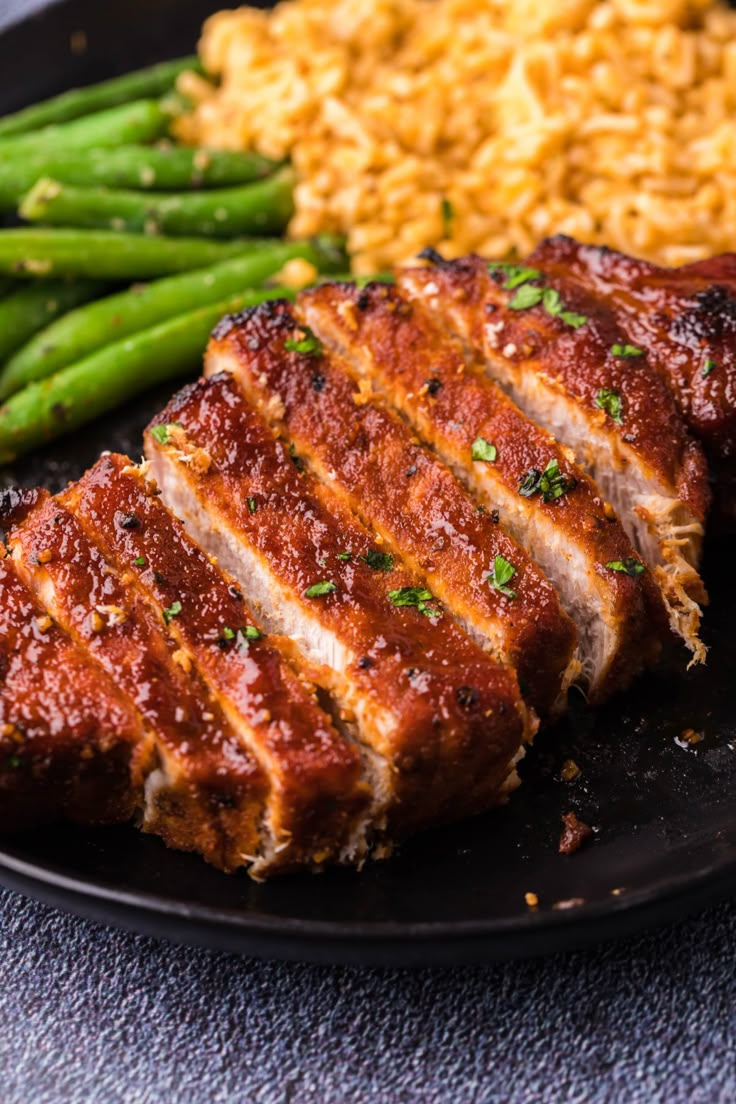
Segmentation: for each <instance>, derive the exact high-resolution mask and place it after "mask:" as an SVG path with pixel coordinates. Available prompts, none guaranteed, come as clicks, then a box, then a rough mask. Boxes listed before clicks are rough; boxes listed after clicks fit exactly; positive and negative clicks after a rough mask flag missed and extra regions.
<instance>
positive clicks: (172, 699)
mask: <svg viewBox="0 0 736 1104" xmlns="http://www.w3.org/2000/svg"><path fill="white" fill-rule="evenodd" d="M14 513H15V527H14V528H13V529H12V530H11V532H10V533H9V535H8V541H7V543H8V546H9V548H10V549H11V550H12V558H13V563H14V565H15V567H16V569H17V571H18V574H19V575H20V577H21V579H22V580H23V581H24V582H25V583H26V585H27V586H28V587H29V588H30V589H31V590H32V591H33V592H34V594H35V595H36V597H37V599H38V600H39V601H40V602H41V604H42V605H43V606H44V607H45V609H46V610H47V612H48V614H49V615H50V616H51V617H52V618H53V620H54V621H56V622H58V624H59V625H60V626H61V627H62V628H63V630H64V631H65V632H67V633H69V635H70V636H71V637H72V639H73V640H75V641H76V642H77V643H78V644H79V645H80V646H82V647H83V648H84V649H85V650H86V651H87V652H88V653H89V654H90V655H91V656H92V657H93V659H94V660H95V661H96V662H97V663H98V664H99V665H100V666H101V667H103V668H104V670H105V671H106V672H107V673H108V675H109V676H110V677H111V678H113V679H114V680H115V682H116V683H117V686H118V688H119V689H120V690H121V691H122V693H124V694H125V695H126V696H127V697H128V698H129V699H130V700H131V701H132V702H133V704H134V705H135V707H136V710H137V711H138V713H139V715H140V716H141V717H142V719H143V721H144V722H145V724H146V725H147V727H148V728H149V729H150V731H151V733H152V735H153V737H154V739H155V750H156V757H157V764H156V767H155V769H153V770H151V771H150V773H149V774H148V775H147V777H146V783H145V800H144V811H143V827H144V829H145V830H147V831H150V832H154V833H156V834H157V835H160V836H162V838H163V839H164V840H165V841H166V843H167V844H169V846H171V847H175V848H178V849H180V850H185V851H197V852H199V853H200V854H201V855H203V857H204V858H206V859H207V860H208V861H209V862H211V863H213V864H214V865H215V866H218V867H220V868H221V869H223V870H233V869H235V868H236V867H238V866H242V865H247V864H248V863H251V862H255V863H257V858H258V855H259V852H260V851H261V847H262V841H261V823H262V821H263V816H264V810H265V804H266V795H267V791H268V783H267V780H266V778H265V777H264V776H263V773H262V772H261V770H260V768H259V767H258V765H257V763H256V762H255V760H254V759H253V757H252V756H251V755H250V754H249V753H248V752H247V750H246V749H245V748H243V747H242V745H241V743H240V741H239V740H238V738H237V735H236V733H235V732H233V731H232V730H231V728H230V726H229V725H228V723H227V720H226V718H225V717H224V716H223V714H222V710H221V709H220V706H219V704H218V703H217V701H215V700H214V699H213V698H212V697H211V696H210V695H209V694H208V693H207V691H206V688H205V686H204V685H203V684H202V682H201V681H200V679H199V677H198V675H197V674H196V672H195V671H190V672H186V671H185V670H184V669H183V668H182V667H181V666H179V665H178V664H177V662H176V660H175V659H174V653H175V652H176V650H177V648H178V645H177V643H176V642H175V641H174V640H172V639H171V638H170V637H169V635H168V634H167V633H166V631H165V629H166V626H165V622H166V620H167V619H168V618H170V617H171V616H172V615H173V611H172V610H169V611H160V612H159V613H158V614H157V615H154V614H153V613H152V611H151V609H150V608H149V606H148V605H147V603H145V602H144V601H143V600H142V599H141V598H139V597H138V596H137V595H136V594H135V593H134V592H133V591H132V589H131V587H130V585H129V584H128V583H126V581H125V577H124V576H121V575H119V574H118V573H117V572H116V571H115V570H114V568H113V567H112V566H111V565H110V564H109V563H108V562H107V561H106V560H105V558H104V557H103V556H102V554H101V553H100V551H99V550H98V549H97V547H96V546H95V545H94V544H92V542H91V541H90V540H89V539H88V537H87V535H86V533H85V531H84V529H83V528H82V526H81V525H80V524H79V522H78V521H77V520H76V518H74V517H73V516H72V514H70V513H69V512H68V510H66V509H65V508H64V507H63V506H62V504H61V503H60V502H59V501H57V500H55V499H53V498H51V497H50V496H49V495H48V494H47V493H46V492H44V491H34V492H30V493H29V494H28V495H27V496H26V497H25V501H24V503H23V506H22V508H16V510H15V511H14ZM21 518H22V519H23V520H21ZM0 520H2V519H0ZM256 869H257V867H256Z"/></svg>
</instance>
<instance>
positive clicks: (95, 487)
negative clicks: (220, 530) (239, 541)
mask: <svg viewBox="0 0 736 1104" xmlns="http://www.w3.org/2000/svg"><path fill="white" fill-rule="evenodd" d="M65 501H66V503H67V505H69V506H71V507H72V508H73V510H74V513H75V515H76V516H77V518H78V519H79V520H80V521H81V522H82V524H83V525H84V526H85V527H86V529H87V530H88V532H89V533H94V534H95V539H96V541H97V542H98V544H99V545H100V547H101V548H102V550H103V552H104V555H105V557H106V559H107V560H108V561H110V562H112V563H113V564H114V565H115V568H116V570H118V571H127V572H129V573H131V574H132V575H133V576H134V577H135V580H136V583H137V585H138V587H139V588H140V590H141V591H142V592H143V593H144V594H146V595H148V597H149V599H150V600H151V601H152V602H153V604H154V605H155V608H156V609H159V610H163V609H167V610H169V611H176V612H174V613H172V614H171V615H170V617H169V624H168V633H169V636H170V637H171V638H172V639H173V640H174V641H175V642H176V643H177V644H178V646H179V647H178V649H177V651H176V652H175V653H174V657H175V659H176V661H177V664H178V665H179V666H181V667H182V668H183V671H184V672H185V674H186V673H187V672H189V671H191V670H196V671H197V672H198V673H199V675H200V676H201V678H202V679H203V680H204V681H205V682H206V683H207V685H208V687H209V689H210V691H211V692H212V693H213V695H214V696H215V697H216V698H217V700H218V703H219V704H220V706H221V707H222V710H223V713H224V714H225V715H226V716H227V717H228V719H229V721H230V723H231V724H232V726H233V727H234V728H236V729H237V730H238V731H239V733H240V735H241V737H242V739H243V741H244V743H245V744H246V745H247V747H248V748H249V750H250V751H251V752H252V754H253V756H254V757H255V758H256V760H257V761H258V763H259V764H260V766H261V768H262V770H263V772H264V774H265V775H266V776H267V778H268V780H269V783H270V792H269V794H268V798H267V814H266V817H265V821H264V832H266V833H267V836H268V839H267V840H266V841H265V847H264V852H265V857H264V861H263V862H261V863H259V864H258V869H257V873H259V874H263V873H264V872H266V871H269V872H270V871H272V870H273V869H276V868H279V869H283V868H288V867H290V866H294V865H298V864H303V863H307V864H312V863H314V864H319V863H324V862H325V861H327V860H331V861H337V860H339V858H340V857H341V856H343V855H346V856H348V857H351V858H359V857H360V855H361V853H362V850H363V849H364V846H365V845H364V840H363V838H362V837H363V835H364V823H363V822H364V819H365V815H366V812H367V808H368V805H369V804H370V800H371V794H370V790H369V787H368V786H367V784H366V783H365V782H364V781H363V780H362V778H361V760H360V756H359V754H358V752H357V750H356V749H355V748H354V747H353V746H352V745H351V744H349V743H348V742H347V740H345V739H344V738H343V737H342V736H341V735H340V734H339V733H338V732H337V731H336V730H335V728H334V726H333V724H332V722H331V721H330V719H329V718H328V716H327V715H326V714H325V713H324V712H323V711H322V710H321V709H320V708H319V706H318V705H317V703H316V701H315V699H314V693H313V691H311V690H308V689H307V688H306V687H305V686H304V685H303V684H302V682H300V681H299V679H298V678H297V676H296V674H295V673H294V672H293V671H292V670H291V668H290V667H289V666H288V665H287V663H286V661H285V660H284V657H283V656H282V654H281V652H280V651H279V649H278V641H277V640H272V639H270V638H269V637H267V636H266V635H264V634H263V633H262V632H261V631H260V629H259V627H258V625H257V623H256V620H255V618H254V616H253V614H252V613H251V612H250V610H249V609H248V608H247V606H246V605H245V603H244V600H243V595H242V593H241V592H240V590H239V588H238V587H237V586H236V585H235V583H234V580H233V579H231V578H229V577H227V576H226V575H224V573H223V572H222V571H221V570H220V569H219V568H218V567H217V566H216V564H215V563H214V562H213V561H212V560H211V559H210V557H208V556H207V555H206V554H205V553H204V552H203V551H202V549H201V548H199V546H198V545H196V544H195V543H194V542H193V541H192V540H191V539H190V538H189V537H188V536H187V534H186V532H185V531H184V528H183V526H182V525H181V523H180V522H179V521H178V519H177V518H175V517H174V516H173V515H172V514H171V512H170V511H169V510H167V508H166V507H165V506H164V504H163V503H162V501H161V498H160V495H159V491H158V488H157V487H156V486H155V484H154V483H152V481H151V480H149V479H148V478H147V477H146V474H145V470H144V469H142V468H139V467H136V466H135V465H132V464H131V462H130V461H129V460H128V458H127V457H125V456H119V455H109V456H105V457H103V458H102V459H100V460H99V461H98V462H97V464H95V466H94V467H93V468H92V469H91V470H90V471H88V472H87V473H86V474H85V475H84V476H83V478H82V479H81V480H80V481H79V482H78V483H77V484H75V485H74V486H73V487H72V488H70V490H69V492H67V494H66V495H65Z"/></svg>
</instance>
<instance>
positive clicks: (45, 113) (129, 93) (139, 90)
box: [0, 57, 201, 138]
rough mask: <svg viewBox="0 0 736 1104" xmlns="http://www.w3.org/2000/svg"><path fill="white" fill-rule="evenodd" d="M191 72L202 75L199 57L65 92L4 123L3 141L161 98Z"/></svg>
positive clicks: (0, 126)
mask: <svg viewBox="0 0 736 1104" xmlns="http://www.w3.org/2000/svg"><path fill="white" fill-rule="evenodd" d="M187 69H194V70H196V71H198V72H201V66H200V64H199V61H198V60H197V58H196V57H184V58H177V59H176V60H175V61H164V62H161V63H160V64H158V65H152V66H150V67H149V68H148V69H137V70H136V71H135V72H134V73H126V74H125V75H124V76H122V77H113V79H112V80H107V81H102V83H100V84H91V85H88V86H87V87H86V88H73V89H71V90H70V91H69V92H62V93H61V95H60V96H53V97H52V98H51V99H49V100H43V101H42V102H41V103H37V104H33V105H32V106H31V107H26V108H24V109H23V110H22V111H16V112H15V113H14V114H12V115H6V116H5V117H4V118H2V119H0V138H6V137H10V136H11V135H16V134H27V133H28V132H29V131H33V130H38V129H39V128H40V127H46V126H50V125H53V124H58V123H67V122H69V121H70V120H71V119H78V118H79V117H80V116H82V115H90V114H91V113H92V112H96V111H104V110H105V109H106V108H108V107H117V106H118V105H119V104H126V103H130V101H131V100H138V99H141V98H142V97H149V96H161V95H163V93H164V92H166V91H167V90H168V89H169V88H171V87H173V85H174V83H175V82H176V78H177V77H178V76H179V74H180V73H182V72H184V71H185V70H187Z"/></svg>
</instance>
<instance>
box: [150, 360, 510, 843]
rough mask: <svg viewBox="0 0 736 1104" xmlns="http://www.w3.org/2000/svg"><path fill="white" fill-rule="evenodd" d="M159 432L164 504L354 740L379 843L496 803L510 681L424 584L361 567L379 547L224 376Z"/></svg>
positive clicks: (506, 762) (506, 772) (506, 750)
mask: <svg viewBox="0 0 736 1104" xmlns="http://www.w3.org/2000/svg"><path fill="white" fill-rule="evenodd" d="M156 421H157V424H160V425H167V426H169V427H170V429H169V430H168V431H167V432H166V436H165V437H164V434H163V433H162V432H160V431H159V432H157V433H152V432H151V431H150V430H149V432H148V433H147V434H146V453H147V455H148V457H149V459H150V461H151V465H152V471H153V472H154V474H155V476H156V479H157V481H158V483H159V485H160V487H161V489H162V492H163V496H164V499H165V500H166V501H167V503H168V504H169V505H170V506H171V507H172V508H174V509H176V511H177V512H178V513H179V514H180V516H182V518H183V520H184V522H185V525H186V526H187V528H189V530H190V532H192V533H193V535H194V536H195V537H196V539H197V540H198V541H199V542H200V543H202V544H204V545H205V546H206V547H207V548H208V549H209V551H210V552H212V553H214V554H215V555H217V557H218V559H219V560H220V562H221V564H222V565H223V566H224V567H226V568H227V570H229V571H230V572H231V573H232V574H234V575H235V576H236V578H237V579H238V583H239V585H240V586H242V588H243V592H244V594H245V596H246V599H247V600H248V601H249V603H251V604H252V605H253V607H254V608H255V609H256V610H257V612H258V614H259V616H260V618H261V619H262V621H263V622H264V624H265V626H266V628H267V629H269V630H271V631H277V632H280V633H283V634H285V635H290V636H292V637H293V638H294V641H295V644H296V646H297V648H298V649H299V651H300V652H301V654H302V656H303V658H304V661H305V662H306V663H307V664H309V665H310V667H311V669H312V675H313V677H314V679H315V681H317V682H318V683H320V684H322V685H323V686H324V687H325V689H326V690H327V691H329V692H330V694H331V695H332V696H333V697H334V698H335V700H336V701H337V703H338V706H339V707H340V710H341V713H342V715H343V717H344V718H345V720H346V721H347V722H352V723H353V724H354V727H355V732H356V738H357V739H359V740H360V741H361V742H362V744H363V746H364V748H365V749H366V751H367V753H368V754H369V755H370V756H371V757H372V760H373V763H374V766H375V770H376V779H377V782H376V785H377V787H379V786H380V787H382V793H383V797H384V799H385V802H386V807H387V811H388V818H389V830H390V832H392V833H394V832H403V831H405V830H407V829H408V828H410V827H417V826H418V825H420V824H425V823H427V822H429V821H432V820H435V821H436V820H438V819H443V818H447V817H450V816H453V815H455V816H456V815H457V810H458V802H460V803H461V804H462V807H463V808H464V809H465V810H467V811H472V810H474V809H479V808H487V807H488V806H489V805H490V804H492V803H493V801H494V799H495V800H498V798H499V797H500V795H501V793H502V791H503V789H504V786H505V785H507V784H508V781H509V778H510V776H511V777H513V761H514V760H515V759H516V757H517V755H518V753H519V749H520V746H521V743H522V740H523V739H524V736H525V734H526V732H527V727H528V720H527V718H526V714H525V710H524V707H523V705H522V703H521V700H520V698H519V692H518V686H517V682H516V677H515V675H514V673H513V672H512V671H511V670H510V669H509V668H505V667H502V666H500V665H498V664H496V663H495V662H493V661H492V660H491V659H490V658H489V657H488V656H487V655H486V654H485V653H484V652H483V651H482V650H481V649H480V648H479V647H478V646H477V645H475V644H474V643H473V642H472V641H471V640H470V639H469V638H468V637H466V636H465V635H464V633H462V632H461V631H460V630H459V629H458V628H457V626H456V625H455V624H454V623H453V622H452V620H451V618H450V617H449V616H448V615H447V613H445V612H444V611H442V609H441V607H440V606H439V604H438V603H436V602H435V601H434V600H433V599H432V597H431V596H429V597H426V591H424V589H423V581H422V580H421V579H418V578H417V577H416V576H413V575H412V574H410V573H409V572H407V571H406V570H405V569H404V568H403V567H401V565H400V564H398V563H396V564H395V565H394V570H393V571H391V572H388V573H384V572H376V571H374V570H373V569H372V568H371V567H370V566H369V565H368V564H366V563H365V562H364V560H363V559H362V558H361V557H362V556H364V555H365V554H366V553H367V552H368V551H369V550H370V549H371V548H375V547H376V542H375V538H374V537H373V536H372V534H371V533H370V532H368V531H367V530H366V529H365V528H363V526H361V525H360V524H359V523H358V522H357V521H356V520H355V519H354V518H353V517H352V516H351V515H350V514H349V513H348V511H347V510H345V508H344V507H342V506H341V505H340V503H339V502H337V501H336V500H335V499H334V498H333V497H332V496H331V495H330V494H329V492H328V491H326V489H325V488H324V487H322V486H320V485H319V484H316V483H315V482H314V481H313V480H312V479H311V478H310V477H309V476H308V475H306V474H305V473H302V472H300V471H299V470H298V469H297V466H296V465H295V463H294V459H296V458H292V457H290V455H289V453H288V452H287V450H286V448H285V447H284V446H283V445H282V444H281V443H279V442H278V441H276V440H275V439H274V437H273V434H272V432H271V430H270V429H269V428H268V427H267V425H266V424H265V423H264V422H263V420H262V419H261V418H260V417H259V415H258V414H257V413H256V411H255V410H254V409H253V408H252V407H251V406H250V405H249V404H248V403H247V402H246V401H245V399H244V398H243V397H242V395H241V394H240V392H239V389H238V387H237V384H236V383H235V381H234V380H233V379H232V378H231V377H230V376H228V375H225V374H223V375H221V376H216V377H213V378H212V379H210V380H208V381H207V382H206V383H205V382H200V383H198V384H195V385H193V386H191V387H188V388H186V389H185V390H184V391H182V392H180V394H179V395H178V396H176V397H175V398H174V399H173V400H172V402H171V403H170V404H169V406H168V407H167V408H166V410H165V411H164V412H163V414H162V416H161V417H160V418H158V419H157V420H156ZM202 455H206V456H207V462H206V463H192V462H191V461H190V458H191V457H192V456H199V457H200V458H201V456H202ZM348 554H349V558H346V557H347V556H348ZM313 588H314V589H313ZM392 591H393V592H395V596H396V597H397V598H398V600H399V602H401V601H406V600H410V599H411V598H412V597H413V598H414V605H402V604H394V601H393V600H392V598H391V596H390V592H392ZM422 594H424V595H425V597H424V598H422V597H420V596H421V595H422Z"/></svg>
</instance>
